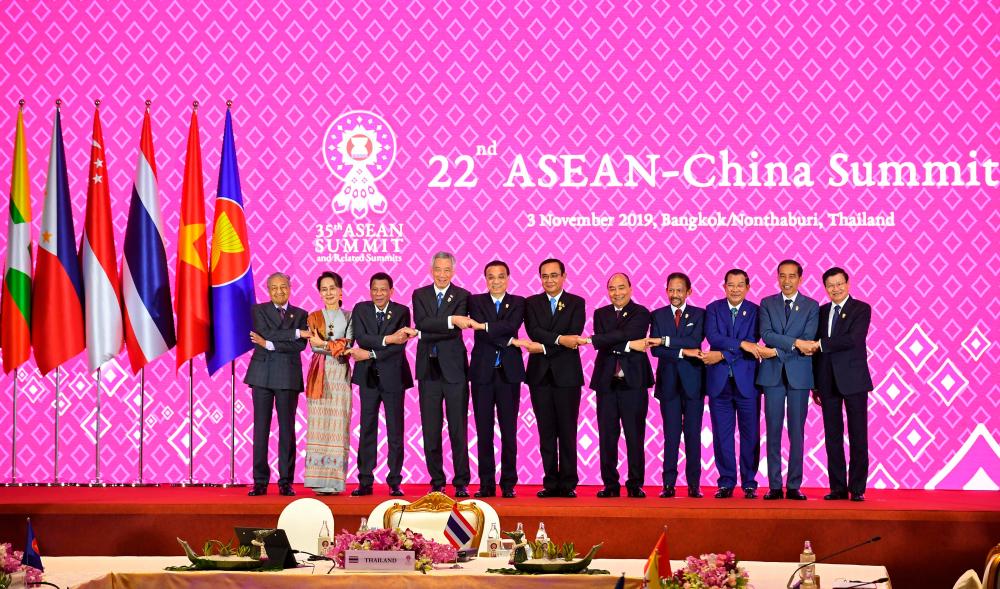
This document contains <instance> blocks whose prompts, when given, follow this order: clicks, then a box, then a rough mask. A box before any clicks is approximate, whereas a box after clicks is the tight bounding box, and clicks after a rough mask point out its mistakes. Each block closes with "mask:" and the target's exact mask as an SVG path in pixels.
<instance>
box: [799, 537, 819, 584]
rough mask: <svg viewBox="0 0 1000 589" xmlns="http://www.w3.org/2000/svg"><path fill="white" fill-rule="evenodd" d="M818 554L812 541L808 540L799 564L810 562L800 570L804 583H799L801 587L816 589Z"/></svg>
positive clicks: (800, 576)
mask: <svg viewBox="0 0 1000 589" xmlns="http://www.w3.org/2000/svg"><path fill="white" fill-rule="evenodd" d="M814 562H816V554H815V553H814V552H813V549H812V542H810V541H809V540H806V543H805V545H804V546H803V547H802V554H800V555H799V565H800V566H801V565H804V564H808V565H809V566H806V567H802V570H800V571H799V578H800V579H801V580H802V584H801V585H799V587H800V589H815V588H816V565H814V564H813V563H814Z"/></svg>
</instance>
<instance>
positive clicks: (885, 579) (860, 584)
mask: <svg viewBox="0 0 1000 589" xmlns="http://www.w3.org/2000/svg"><path fill="white" fill-rule="evenodd" d="M888 582H889V577H882V578H881V579H875V580H874V581H848V583H856V584H855V585H851V586H849V587H845V588H844V589H859V588H861V587H867V586H869V585H872V586H876V587H877V586H878V584H879V583H888Z"/></svg>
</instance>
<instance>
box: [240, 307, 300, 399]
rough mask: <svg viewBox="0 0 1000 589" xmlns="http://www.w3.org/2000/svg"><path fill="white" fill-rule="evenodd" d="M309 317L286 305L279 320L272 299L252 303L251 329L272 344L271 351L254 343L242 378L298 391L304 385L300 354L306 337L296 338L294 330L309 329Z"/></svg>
mask: <svg viewBox="0 0 1000 589" xmlns="http://www.w3.org/2000/svg"><path fill="white" fill-rule="evenodd" d="M308 316H309V314H308V313H306V311H305V310H304V309H300V308H298V307H293V306H292V305H287V307H286V309H285V318H284V319H282V318H281V315H280V314H279V313H278V308H277V307H275V306H274V303H272V302H271V301H268V302H266V303H258V304H256V305H254V306H253V330H254V331H255V332H257V333H258V334H260V336H261V337H262V338H264V339H265V340H267V341H269V342H271V343H272V344H274V351H271V350H268V349H267V348H265V347H264V346H258V345H254V347H253V356H251V357H250V365H249V366H247V373H246V376H244V377H243V382H244V383H246V384H248V385H250V386H252V387H264V388H268V389H281V390H288V391H299V392H301V391H302V390H303V389H304V388H305V387H304V386H303V383H302V356H301V354H302V350H304V349H306V339H305V338H299V337H295V330H296V329H300V330H302V331H305V330H307V329H308V324H307V323H306V318H307V317H308Z"/></svg>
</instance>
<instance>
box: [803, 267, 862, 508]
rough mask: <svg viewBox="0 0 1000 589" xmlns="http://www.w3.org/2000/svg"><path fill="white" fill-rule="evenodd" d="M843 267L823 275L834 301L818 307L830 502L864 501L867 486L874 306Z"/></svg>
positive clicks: (816, 367)
mask: <svg viewBox="0 0 1000 589" xmlns="http://www.w3.org/2000/svg"><path fill="white" fill-rule="evenodd" d="M848 280H849V279H848V276H847V272H846V271H844V270H843V269H842V268H830V269H829V270H827V271H826V272H824V273H823V286H824V287H825V288H826V293H827V295H828V296H829V297H830V302H829V303H826V304H824V305H822V306H821V307H820V308H819V336H818V337H819V341H817V342H816V343H815V344H814V346H813V349H814V350H815V356H814V357H813V374H814V376H815V381H816V382H815V385H816V386H815V387H814V389H813V398H814V399H815V400H816V403H817V404H818V405H819V406H820V407H821V408H822V409H823V430H824V432H825V434H826V464H827V472H828V473H829V477H830V494H829V495H826V496H825V497H823V498H824V499H827V500H836V499H847V497H848V492H850V498H851V501H864V500H865V488H866V487H867V486H868V393H869V392H870V391H871V390H872V388H873V387H872V375H871V371H869V369H868V344H867V340H868V327H869V326H870V325H871V320H872V308H871V305H869V304H868V303H864V302H862V301H859V300H858V299H856V298H854V297H851V296H850V294H849V290H850V283H849V282H848ZM844 407H846V409H847V436H848V439H849V441H850V444H851V468H850V471H848V470H847V463H846V462H845V460H844V414H843V411H844V409H843V408H844Z"/></svg>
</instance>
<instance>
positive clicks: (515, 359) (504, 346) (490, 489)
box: [469, 260, 524, 499]
mask: <svg viewBox="0 0 1000 589" xmlns="http://www.w3.org/2000/svg"><path fill="white" fill-rule="evenodd" d="M483 274H484V275H485V276H486V287H487V292H485V293H482V294H477V295H472V296H470V297H469V317H471V318H472V328H473V329H475V330H476V331H475V338H474V343H473V345H472V360H471V362H470V363H469V380H471V381H472V409H473V411H474V412H475V415H476V432H477V435H476V437H477V440H478V443H477V450H478V454H479V490H478V491H476V493H475V496H476V497H494V496H496V476H497V468H496V460H495V458H494V456H493V450H494V449H495V445H494V442H493V439H494V438H493V424H494V423H498V424H499V425H500V491H501V493H502V494H503V496H504V497H506V498H508V499H509V498H513V497H515V496H516V493H515V491H514V485H516V484H517V415H518V410H519V408H520V406H521V383H522V382H524V359H523V358H522V357H521V350H520V348H518V347H517V346H516V345H515V342H517V341H519V340H518V337H517V335H518V331H519V330H520V329H521V324H522V323H524V297H519V296H517V295H515V294H510V293H508V292H507V282H508V280H509V278H510V269H509V268H508V266H507V264H506V263H504V262H502V261H500V260H494V261H492V262H490V263H488V264H486V268H485V269H484V270H483ZM494 412H495V413H494ZM494 415H495V416H496V417H495V420H494Z"/></svg>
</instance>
